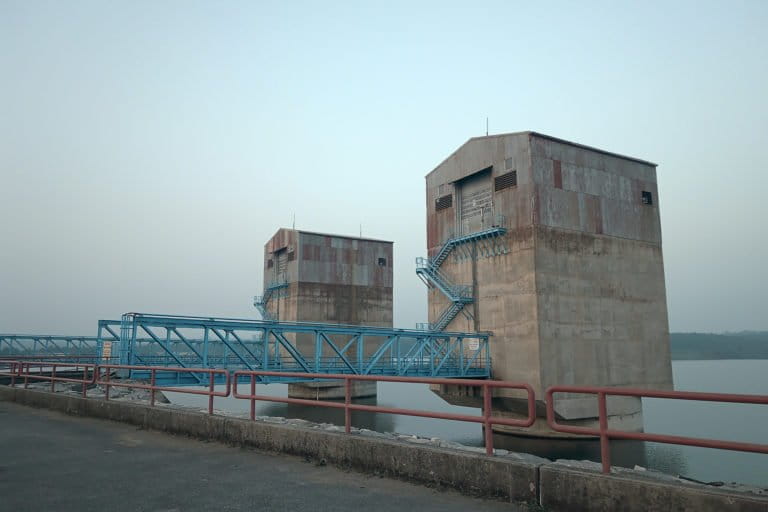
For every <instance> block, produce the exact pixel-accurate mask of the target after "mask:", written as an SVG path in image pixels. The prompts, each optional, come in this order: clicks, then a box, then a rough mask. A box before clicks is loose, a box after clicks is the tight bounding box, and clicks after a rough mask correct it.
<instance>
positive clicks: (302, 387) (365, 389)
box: [288, 380, 377, 400]
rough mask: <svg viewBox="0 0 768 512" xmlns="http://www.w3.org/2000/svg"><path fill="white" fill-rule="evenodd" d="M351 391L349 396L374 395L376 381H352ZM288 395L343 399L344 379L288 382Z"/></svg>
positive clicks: (319, 398) (316, 398)
mask: <svg viewBox="0 0 768 512" xmlns="http://www.w3.org/2000/svg"><path fill="white" fill-rule="evenodd" d="M351 392H352V396H351V398H365V397H371V396H376V393H377V391H376V382H372V381H353V382H352V389H351ZM288 397H289V398H303V399H305V400H339V399H341V400H343V399H344V397H345V389H344V381H343V380H331V381H322V382H302V383H295V384H288Z"/></svg>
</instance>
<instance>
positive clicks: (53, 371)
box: [38, 363, 56, 393]
mask: <svg viewBox="0 0 768 512" xmlns="http://www.w3.org/2000/svg"><path fill="white" fill-rule="evenodd" d="M38 373H39V374H40V375H41V376H42V374H43V367H42V366H40V371H39V372H38ZM55 391H56V363H51V393H54V392H55Z"/></svg>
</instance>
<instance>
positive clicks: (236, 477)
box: [0, 402, 524, 512]
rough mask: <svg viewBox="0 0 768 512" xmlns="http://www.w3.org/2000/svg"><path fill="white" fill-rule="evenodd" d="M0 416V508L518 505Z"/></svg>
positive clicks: (1, 410)
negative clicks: (0, 423)
mask: <svg viewBox="0 0 768 512" xmlns="http://www.w3.org/2000/svg"><path fill="white" fill-rule="evenodd" d="M0 421H1V422H2V425H3V433H2V435H0V497H2V499H0V510H14V511H19V512H20V511H25V510H29V511H32V510H34V511H37V510H57V511H69V510H72V511H75V510H76V511H79V512H83V511H89V510H109V511H110V512H119V511H189V510H221V511H224V510H232V511H234V510H274V511H280V510H286V511H288V510H291V511H303V510H306V511H313V512H314V511H323V510H366V511H378V510H380V511H388V512H389V511H392V510H419V511H420V512H426V511H452V510H455V511H466V510H479V511H480V510H481V511H486V510H487V511H496V510H498V511H502V510H504V511H510V510H524V509H521V508H519V507H516V506H514V505H511V504H508V503H502V502H498V501H487V500H481V499H475V498H469V497H466V496H462V495H460V494H458V493H455V492H448V491H437V490H434V489H429V488H425V487H423V486H417V485H412V484H409V483H407V482H401V481H396V480H390V479H386V478H379V477H370V476H364V475H360V474H357V473H351V472H345V471H341V470H339V469H336V468H333V467H330V466H328V465H320V464H321V462H320V461H309V462H307V461H303V460H301V459H299V458H296V457H289V456H277V455H269V454H264V453H259V452H256V451H253V450H250V449H241V448H233V447H229V446H226V445H223V444H220V443H205V442H200V441H196V440H192V439H188V438H183V437H178V436H171V435H167V434H163V433H158V432H153V431H146V430H141V429H137V428H136V427H134V426H130V425H124V424H121V423H116V422H111V421H104V420H95V419H92V418H88V419H85V418H78V417H71V416H66V415H63V414H60V413H56V412H51V411H47V410H39V409H32V408H29V407H25V406H21V405H17V404H14V403H9V402H0Z"/></svg>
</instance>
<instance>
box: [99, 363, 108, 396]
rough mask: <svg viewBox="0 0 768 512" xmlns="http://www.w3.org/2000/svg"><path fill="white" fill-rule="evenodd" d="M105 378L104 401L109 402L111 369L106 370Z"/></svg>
mask: <svg viewBox="0 0 768 512" xmlns="http://www.w3.org/2000/svg"><path fill="white" fill-rule="evenodd" d="M99 371H101V370H99ZM104 377H106V379H105V381H104V388H105V389H104V400H109V368H105V369H104Z"/></svg>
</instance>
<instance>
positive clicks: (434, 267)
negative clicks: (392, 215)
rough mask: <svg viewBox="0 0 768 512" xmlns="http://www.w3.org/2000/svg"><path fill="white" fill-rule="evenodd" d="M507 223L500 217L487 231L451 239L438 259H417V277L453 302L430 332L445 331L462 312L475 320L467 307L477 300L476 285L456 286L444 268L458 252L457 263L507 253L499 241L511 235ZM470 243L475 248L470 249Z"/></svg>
mask: <svg viewBox="0 0 768 512" xmlns="http://www.w3.org/2000/svg"><path fill="white" fill-rule="evenodd" d="M503 223H504V222H503V217H502V216H499V215H497V216H495V217H494V220H493V222H492V223H491V226H490V227H488V228H487V229H483V230H481V231H477V232H475V233H469V234H464V235H460V236H456V237H451V238H449V239H448V240H447V241H446V242H445V243H444V244H443V246H442V247H440V250H439V251H437V254H436V255H435V257H434V258H421V257H420V258H416V275H418V276H419V277H420V278H421V280H422V281H424V282H425V283H426V284H427V286H434V287H435V288H437V289H438V290H440V291H441V292H442V293H443V295H445V296H446V297H447V298H448V300H450V301H451V303H450V304H449V305H448V307H447V308H445V310H443V312H442V313H440V316H439V317H438V319H437V321H436V322H435V323H434V324H429V329H430V330H433V331H442V330H443V329H445V328H446V327H448V325H449V324H450V323H451V322H452V321H453V319H454V318H456V316H457V315H458V314H459V313H461V312H464V314H465V315H468V317H470V318H472V315H471V313H469V312H468V311H466V310H465V309H464V307H465V306H466V305H467V304H471V303H472V302H474V300H475V299H474V296H473V291H472V286H467V285H455V284H453V283H452V282H451V280H450V279H449V278H448V277H447V276H446V275H445V273H444V272H441V271H440V265H442V264H443V262H445V260H446V259H447V258H448V256H449V255H450V254H451V253H452V252H454V251H456V253H457V254H455V256H456V258H457V260H461V259H465V258H477V257H491V256H496V255H499V254H505V253H506V252H507V248H506V247H505V246H504V245H503V244H500V243H498V239H499V238H500V237H501V236H502V235H504V234H505V233H506V232H507V229H506V228H505V227H504V226H503ZM470 244H472V245H473V246H472V247H470Z"/></svg>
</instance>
